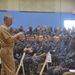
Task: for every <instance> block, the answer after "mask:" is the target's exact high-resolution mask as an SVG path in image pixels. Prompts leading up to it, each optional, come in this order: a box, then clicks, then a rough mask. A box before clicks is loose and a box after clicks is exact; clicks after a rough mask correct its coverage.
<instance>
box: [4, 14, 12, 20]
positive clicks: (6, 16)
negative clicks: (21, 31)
mask: <svg viewBox="0 0 75 75" xmlns="http://www.w3.org/2000/svg"><path fill="white" fill-rule="evenodd" d="M8 18H12V16H11V15H5V16H4V19H3V20H6V19H8Z"/></svg>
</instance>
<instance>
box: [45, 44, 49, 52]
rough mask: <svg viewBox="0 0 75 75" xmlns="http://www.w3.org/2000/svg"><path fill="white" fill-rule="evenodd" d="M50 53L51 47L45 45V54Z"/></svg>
mask: <svg viewBox="0 0 75 75" xmlns="http://www.w3.org/2000/svg"><path fill="white" fill-rule="evenodd" d="M48 51H49V46H48V45H47V44H46V45H44V52H45V53H48Z"/></svg>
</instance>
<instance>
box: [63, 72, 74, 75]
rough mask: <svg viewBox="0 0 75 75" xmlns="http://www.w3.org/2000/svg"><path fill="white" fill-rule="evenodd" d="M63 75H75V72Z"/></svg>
mask: <svg viewBox="0 0 75 75" xmlns="http://www.w3.org/2000/svg"><path fill="white" fill-rule="evenodd" d="M63 75H75V72H65V73H64V74H63Z"/></svg>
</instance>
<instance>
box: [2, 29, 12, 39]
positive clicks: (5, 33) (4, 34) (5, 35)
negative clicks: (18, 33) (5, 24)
mask: <svg viewBox="0 0 75 75" xmlns="http://www.w3.org/2000/svg"><path fill="white" fill-rule="evenodd" d="M2 35H3V37H4V38H5V39H8V38H10V37H11V34H10V31H9V30H7V29H3V30H2Z"/></svg>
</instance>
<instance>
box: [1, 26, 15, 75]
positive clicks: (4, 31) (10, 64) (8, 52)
mask: <svg viewBox="0 0 75 75" xmlns="http://www.w3.org/2000/svg"><path fill="white" fill-rule="evenodd" d="M11 36H12V35H11V33H10V31H9V29H8V27H7V26H6V25H1V26H0V44H1V49H0V51H1V62H2V69H1V75H15V63H14V58H13V48H14V43H12V42H10V43H9V42H8V41H7V39H8V38H10V37H11Z"/></svg>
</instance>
